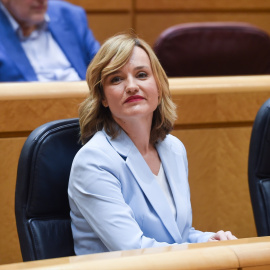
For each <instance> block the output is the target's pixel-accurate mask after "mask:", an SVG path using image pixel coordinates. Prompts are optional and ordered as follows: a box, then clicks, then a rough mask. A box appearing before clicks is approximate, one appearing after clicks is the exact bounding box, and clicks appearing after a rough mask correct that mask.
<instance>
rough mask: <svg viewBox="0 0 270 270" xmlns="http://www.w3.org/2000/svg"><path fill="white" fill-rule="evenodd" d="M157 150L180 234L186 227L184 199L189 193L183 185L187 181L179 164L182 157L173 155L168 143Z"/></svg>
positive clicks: (182, 167) (181, 165) (159, 146)
mask: <svg viewBox="0 0 270 270" xmlns="http://www.w3.org/2000/svg"><path fill="white" fill-rule="evenodd" d="M157 150H158V153H159V157H160V159H161V162H162V165H163V168H164V171H165V174H166V177H167V180H168V182H169V185H170V188H171V191H172V195H173V199H174V203H175V207H176V221H177V226H178V229H179V231H180V233H181V232H183V230H184V227H185V225H186V220H187V209H185V208H186V207H187V199H186V198H187V194H188V193H189V190H188V189H187V187H188V184H187V183H184V182H185V181H187V179H188V176H187V173H186V168H185V166H184V162H179V159H181V158H183V157H182V155H180V153H176V154H175V153H174V151H175V150H174V149H173V147H172V145H168V142H165V141H163V142H161V143H159V144H158V145H157ZM177 154H179V155H177ZM179 178H180V179H179ZM183 181H184V182H183Z"/></svg>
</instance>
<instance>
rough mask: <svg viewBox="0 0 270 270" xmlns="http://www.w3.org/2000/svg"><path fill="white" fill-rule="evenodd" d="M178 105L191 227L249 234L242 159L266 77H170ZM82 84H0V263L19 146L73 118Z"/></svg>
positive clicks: (11, 242) (6, 254)
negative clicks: (34, 132)
mask: <svg viewBox="0 0 270 270" xmlns="http://www.w3.org/2000/svg"><path fill="white" fill-rule="evenodd" d="M170 88H171V91H172V97H173V100H174V102H175V103H176V104H177V107H178V109H177V110H178V111H177V112H178V119H177V121H176V125H175V129H174V131H173V134H174V135H176V136H177V137H178V138H180V139H181V140H182V141H183V143H184V145H185V146H186V148H187V153H188V160H189V182H190V189H191V202H192V207H193V225H194V226H195V227H196V228H197V229H200V230H203V231H217V230H219V229H224V230H231V231H233V233H234V234H235V235H236V236H238V237H239V238H242V237H245V238H246V237H255V236H256V230H255V225H254V221H253V214H252V209H251V203H250V197H249V190H248V182H247V159H248V148H249V140H250V132H251V128H252V123H253V120H254V118H255V115H256V113H257V111H258V109H259V108H260V106H261V105H262V103H263V102H264V101H265V100H266V99H268V98H270V76H247V77H215V78H194V79H191V78H189V79H187V78H186V79H185V78H182V79H170ZM87 92H88V88H87V85H86V82H72V83H66V82H65V83H63V82H58V83H6V84H5V83H2V84H0V171H1V173H0V187H1V188H0V205H1V207H0V217H1V223H0V239H1V240H0V264H4V263H5V264H6V263H12V262H19V261H21V260H22V259H21V254H20V249H19V241H18V237H17V230H16V224H15V216H14V194H15V183H16V171H17V163H18V158H19V154H20V151H21V147H22V145H23V143H24V142H25V140H26V137H27V136H28V135H29V134H30V132H31V131H32V130H33V129H35V128H36V127H38V126H40V125H42V124H44V123H46V122H49V121H52V120H57V119H63V118H72V117H77V116H78V115H77V110H78V105H79V103H80V102H81V101H82V100H83V99H84V98H85V97H86V95H87Z"/></svg>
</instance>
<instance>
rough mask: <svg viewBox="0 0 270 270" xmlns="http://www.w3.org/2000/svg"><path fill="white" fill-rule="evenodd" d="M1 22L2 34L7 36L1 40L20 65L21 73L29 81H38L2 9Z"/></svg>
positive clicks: (10, 56) (0, 29) (0, 13)
mask: <svg viewBox="0 0 270 270" xmlns="http://www.w3.org/2000/svg"><path fill="white" fill-rule="evenodd" d="M0 22H1V23H0V35H1V36H4V37H5V38H2V39H1V41H0V42H1V43H2V44H3V46H4V47H5V49H6V51H7V52H10V54H9V58H10V59H11V60H12V61H13V62H14V64H15V65H16V66H17V67H18V69H19V70H20V72H21V74H23V76H24V77H25V79H26V80H27V81H37V76H36V73H35V71H34V69H33V67H32V66H31V64H30V62H29V60H28V58H27V56H26V54H25V52H24V50H23V48H22V46H21V44H20V41H19V38H18V36H17V35H16V33H15V32H14V30H13V29H12V27H11V25H10V23H9V21H8V19H7V17H6V16H5V15H4V13H3V12H2V11H1V10H0ZM1 33H3V34H1Z"/></svg>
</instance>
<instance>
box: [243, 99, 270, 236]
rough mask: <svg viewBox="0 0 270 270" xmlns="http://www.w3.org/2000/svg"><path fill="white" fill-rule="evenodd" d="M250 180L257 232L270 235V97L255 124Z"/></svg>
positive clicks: (249, 170)
mask: <svg viewBox="0 0 270 270" xmlns="http://www.w3.org/2000/svg"><path fill="white" fill-rule="evenodd" d="M248 180H249V190H250V196H251V202H252V207H253V213H254V219H255V224H256V228H257V234H258V236H267V235H270V99H268V100H267V101H266V102H265V103H264V104H263V105H262V107H261V108H260V110H259V111H258V113H257V116H256V118H255V121H254V124H253V129H252V134H251V140H250V149H249V160H248Z"/></svg>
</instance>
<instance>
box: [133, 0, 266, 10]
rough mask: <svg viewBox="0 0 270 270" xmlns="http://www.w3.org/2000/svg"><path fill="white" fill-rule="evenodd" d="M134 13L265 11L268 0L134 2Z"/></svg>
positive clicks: (149, 0)
mask: <svg viewBox="0 0 270 270" xmlns="http://www.w3.org/2000/svg"><path fill="white" fill-rule="evenodd" d="M135 8H136V11H140V12H141V11H174V12H175V11H188V10H192V11H194V10H224V11H226V10H252V11H254V10H266V9H270V1H269V0H237V1H234V0H204V1H198V0H147V1H144V0H135Z"/></svg>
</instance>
